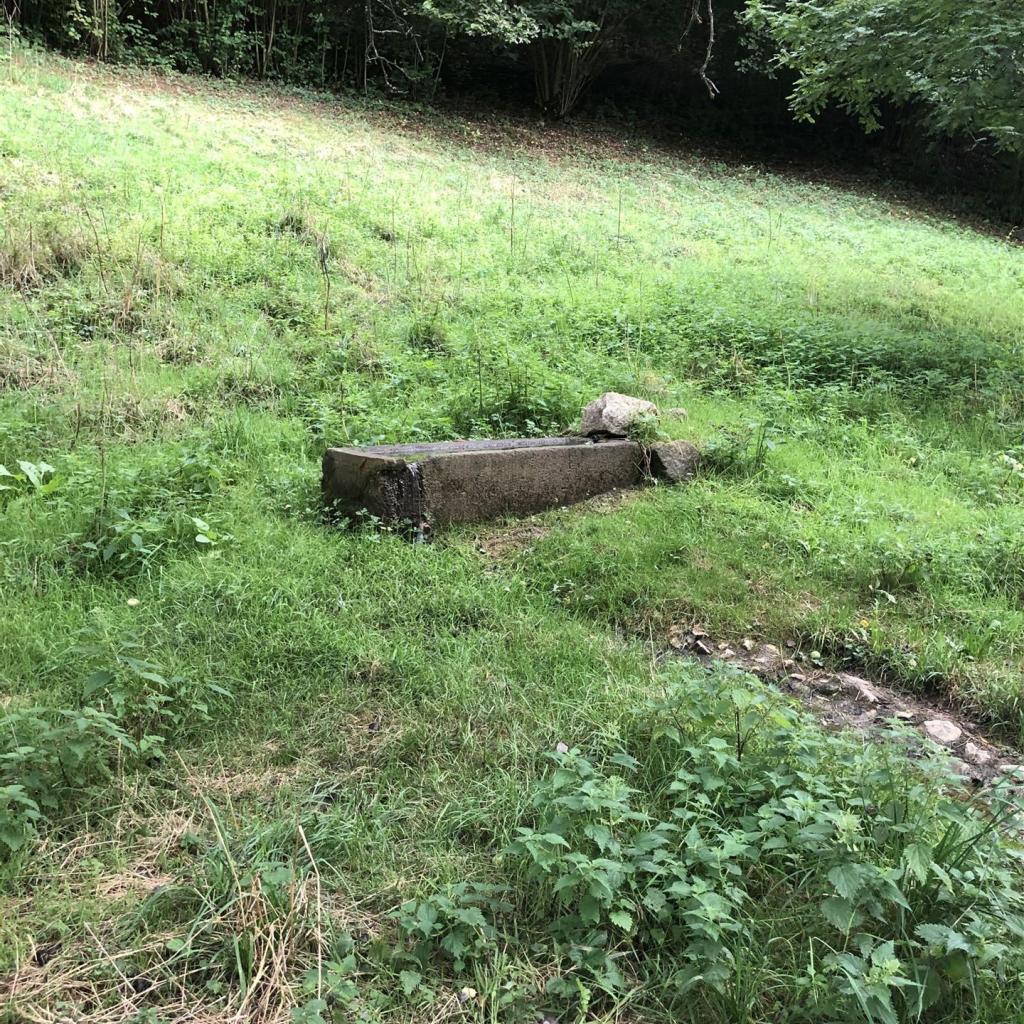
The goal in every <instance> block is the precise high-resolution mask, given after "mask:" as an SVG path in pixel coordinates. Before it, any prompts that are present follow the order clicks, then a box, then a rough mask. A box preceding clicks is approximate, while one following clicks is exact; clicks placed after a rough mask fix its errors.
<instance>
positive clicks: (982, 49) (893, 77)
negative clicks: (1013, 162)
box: [745, 0, 1024, 155]
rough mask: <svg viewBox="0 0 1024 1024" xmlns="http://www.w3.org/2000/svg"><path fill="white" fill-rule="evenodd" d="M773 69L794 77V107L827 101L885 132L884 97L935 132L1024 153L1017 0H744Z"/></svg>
mask: <svg viewBox="0 0 1024 1024" xmlns="http://www.w3.org/2000/svg"><path fill="white" fill-rule="evenodd" d="M745 20H746V22H747V25H748V26H750V27H751V28H753V29H754V30H755V31H757V32H760V33H761V34H762V38H767V39H768V40H769V41H770V46H771V47H772V57H771V58H770V60H769V64H770V65H771V66H774V67H775V68H779V69H785V70H787V71H794V72H796V74H797V76H798V77H797V82H796V87H795V89H794V91H793V94H792V97H791V99H792V104H793V109H794V110H795V112H796V114H797V116H799V117H802V118H804V119H807V120H811V119H813V118H814V116H815V115H816V114H818V113H820V112H821V110H822V109H823V108H824V107H825V106H826V104H828V103H836V104H838V105H840V106H842V107H843V108H844V109H846V110H848V111H849V112H850V113H852V114H853V115H855V116H856V117H858V118H859V119H860V121H861V122H862V123H863V124H864V126H865V127H866V128H867V129H869V130H870V129H874V128H877V127H878V126H879V120H880V116H881V115H880V104H881V102H882V101H883V100H890V101H895V102H896V103H902V104H913V105H914V106H915V107H918V108H920V110H921V115H922V119H923V123H924V125H925V126H926V127H927V128H928V129H930V130H931V131H932V132H933V133H934V134H936V135H945V136H955V135H961V134H963V135H967V136H969V137H975V138H984V139H988V140H990V141H992V142H993V143H994V144H995V145H996V146H997V147H998V148H1000V149H1003V150H1007V151H1009V152H1012V153H1016V154H1018V155H1019V154H1024V103H1022V101H1021V82H1022V80H1024V18H1022V17H1021V8H1020V4H1019V2H1018V0H967V2H964V0H957V2H954V0H825V2H820V0H748V3H747V11H746V19H745Z"/></svg>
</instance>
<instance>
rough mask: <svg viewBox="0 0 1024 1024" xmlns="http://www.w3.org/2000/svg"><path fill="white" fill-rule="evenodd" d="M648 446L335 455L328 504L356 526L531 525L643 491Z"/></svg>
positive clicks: (427, 447)
mask: <svg viewBox="0 0 1024 1024" xmlns="http://www.w3.org/2000/svg"><path fill="white" fill-rule="evenodd" d="M648 465H649V459H648V458H647V456H646V454H645V451H644V449H643V447H642V446H641V445H639V444H637V443H636V442H635V441H629V440H626V439H624V438H611V439H606V440H594V439H591V438H587V437H542V438H523V439H516V440H501V441H444V442H437V443H432V444H404V445H377V446H373V447H367V448H329V449H328V450H327V452H326V454H325V455H324V464H323V495H324V502H325V505H326V506H327V507H328V508H329V509H332V510H334V511H336V512H337V513H339V514H341V515H344V516H348V517H350V518H351V517H356V516H358V515H360V514H361V513H363V512H364V511H365V512H367V513H369V514H370V515H372V516H376V517H377V518H379V519H380V520H382V521H383V522H386V523H408V524H410V525H411V526H412V527H414V528H416V529H419V528H422V527H423V526H424V525H427V526H429V527H430V528H432V529H438V528H442V527H445V526H449V525H451V524H454V523H474V522H482V521H484V520H487V519H496V518H500V517H503V516H528V515H532V514H533V513H535V512H541V511H543V510H544V509H549V508H555V507H558V506H561V505H571V504H573V503H575V502H578V501H583V500H585V499H586V498H591V497H593V496H594V495H596V494H603V493H605V492H607V491H612V490H616V489H618V488H622V487H635V486H637V485H639V484H640V483H642V482H643V480H644V478H645V476H646V472H645V470H646V469H647V467H648Z"/></svg>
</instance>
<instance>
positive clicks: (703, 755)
mask: <svg viewBox="0 0 1024 1024" xmlns="http://www.w3.org/2000/svg"><path fill="white" fill-rule="evenodd" d="M552 760H553V762H554V764H553V770H552V771H551V772H550V773H549V774H548V775H547V776H546V777H545V779H544V780H543V781H542V782H541V784H540V785H539V787H538V789H537V791H536V793H535V795H534V799H533V807H534V812H533V816H532V818H531V820H529V821H525V822H523V823H522V824H521V826H520V827H519V828H518V835H517V837H516V838H515V840H514V841H513V842H512V843H511V844H510V845H509V846H508V847H507V849H506V850H505V852H504V854H503V857H502V867H503V868H504V870H505V871H506V872H507V873H508V875H509V876H510V878H511V879H512V880H513V884H512V885H511V886H510V888H509V892H508V898H509V900H510V902H512V903H514V905H515V908H516V909H515V911H514V914H507V913H505V912H504V911H503V910H502V909H501V908H497V907H496V908H492V909H491V910H490V911H489V912H485V911H484V910H483V909H482V908H481V907H480V905H479V901H478V900H476V899H475V896H474V897H472V898H471V899H470V900H469V901H467V903H466V904H465V905H466V907H467V908H468V907H473V908H474V911H475V913H474V918H473V921H472V922H470V923H471V924H472V925H473V927H474V931H473V938H472V941H470V940H468V939H467V940H465V941H461V940H460V941H459V942H458V949H457V950H452V949H451V948H450V947H451V944H450V941H446V940H447V939H448V936H450V935H451V931H450V926H447V925H446V926H444V927H441V928H437V926H436V925H433V924H432V926H431V929H428V930H427V931H426V932H425V931H424V928H423V927H422V921H423V920H425V919H428V918H429V919H430V920H431V921H432V922H433V921H434V920H435V918H436V917H437V916H438V915H437V907H438V906H439V904H438V897H433V898H432V899H431V900H428V901H426V903H424V904H420V905H419V906H412V907H408V908H406V910H405V911H404V912H403V915H402V916H401V918H400V924H401V925H402V927H403V929H404V931H405V933H406V934H407V935H409V936H410V937H416V939H417V941H418V942H422V941H423V940H424V939H431V938H433V939H434V941H436V942H437V944H438V945H439V947H440V948H441V949H442V950H444V951H445V952H447V953H449V954H451V955H453V956H455V958H456V961H457V966H458V965H459V964H465V962H467V961H471V960H472V959H473V957H474V956H475V955H480V945H481V944H487V943H488V942H490V943H491V944H492V948H493V946H494V944H505V943H511V944H513V945H516V944H519V945H523V946H526V945H528V946H529V948H530V949H532V950H534V951H537V950H540V949H543V950H544V951H545V953H546V955H547V956H548V957H550V958H551V959H552V960H553V961H554V962H555V963H557V964H559V965H560V969H559V970H558V971H557V973H556V974H555V976H554V977H553V979H552V980H551V981H549V983H548V985H547V997H548V998H550V999H552V1000H554V1001H556V1002H561V1003H564V1002H565V1001H567V1000H568V1001H578V1000H581V999H585V1000H586V1001H588V1002H589V1001H591V1000H593V999H599V998H602V997H603V998H607V999H609V1000H614V999H617V998H619V997H621V995H622V994H623V993H624V992H625V991H627V990H634V991H636V990H641V991H643V992H646V993H650V994H651V996H652V998H656V999H657V1000H658V1001H659V1002H660V1003H661V1004H662V1005H664V1006H668V1007H672V1006H673V1005H676V1006H680V1005H682V1004H683V1001H691V1002H692V1000H698V1001H704V1002H705V1003H707V1005H708V1006H709V1007H711V1006H717V1007H718V1008H719V1010H721V1007H722V1006H728V1007H732V1010H730V1011H729V1012H730V1013H733V1012H736V1013H739V1012H740V1011H742V1013H743V1014H747V1013H753V1011H754V1007H755V1003H756V1005H757V1006H758V1007H759V1008H760V1010H759V1012H761V1013H762V1014H764V1015H765V1016H766V1017H768V1018H770V1019H775V1018H774V1017H772V1013H773V1012H777V1013H779V1014H782V1013H784V1011H785V1009H786V1004H787V1002H788V1001H790V1000H792V999H794V998H799V999H800V1000H801V1001H803V1003H804V1004H805V1006H812V1007H813V1010H814V1013H815V1014H816V1015H817V1016H816V1018H815V1019H829V1020H833V1019H843V1020H847V1019H864V1020H872V1021H883V1022H885V1024H897V1022H898V1021H901V1020H905V1019H917V1018H918V1017H919V1016H920V1015H921V1014H922V1013H924V1012H925V1011H926V1010H928V1009H929V1008H933V1007H936V1006H938V1005H944V1006H948V1005H950V1004H951V1003H952V1002H954V1001H960V1002H962V1003H963V1004H965V1005H967V1006H969V1005H970V1004H971V1001H972V999H973V998H974V995H975V994H976V993H977V992H978V991H979V990H980V989H982V988H983V987H985V986H987V985H997V984H999V983H1000V981H1001V979H1003V978H1005V977H1008V976H1010V975H1012V974H1014V972H1016V971H1019V970H1020V969H1021V966H1022V964H1021V962H1020V957H1019V955H1017V954H1014V953H1013V950H1014V949H1015V948H1017V947H1018V946H1019V943H1020V941H1021V939H1022V938H1024V889H1022V886H1021V881H1022V879H1021V875H1020V872H1019V864H1018V862H1017V861H1018V858H1017V857H1016V855H1015V854H1014V853H1013V847H1012V844H1011V843H1009V842H1007V841H1005V839H1004V833H1005V825H1006V823H1007V821H1008V818H1009V814H1010V811H1009V809H1008V808H1007V807H1003V806H1002V805H1000V804H999V801H998V800H996V801H995V803H994V804H993V807H992V808H990V809H989V810H988V811H984V810H981V809H979V810H973V809H971V808H970V807H969V806H967V805H965V804H964V802H963V801H962V800H960V799H959V798H958V797H956V796H954V795H947V794H946V793H945V792H944V789H943V783H944V781H945V777H944V775H943V773H942V771H941V769H931V772H932V774H929V772H928V771H921V772H918V771H915V770H913V769H911V768H910V767H909V765H908V763H907V761H906V759H905V754H904V753H903V752H902V751H900V750H898V749H895V748H894V747H893V746H892V745H888V744H880V745H873V744H866V743H864V742H863V741H860V740H858V739H856V738H852V737H848V736H833V735H828V734H824V733H822V732H821V731H820V730H819V729H818V728H817V727H816V726H815V725H814V724H812V723H810V722H809V721H808V720H807V719H805V718H804V717H803V715H802V714H801V713H799V712H797V711H796V710H794V709H793V707H792V706H791V705H790V704H789V703H788V702H787V701H786V700H785V699H784V698H782V697H780V696H778V695H774V694H771V693H770V692H768V691H766V690H765V689H764V688H763V687H762V686H761V685H760V684H759V683H757V682H756V681H751V680H749V679H747V678H745V677H743V676H741V675H739V674H734V673H732V672H728V671H725V670H723V671H720V672H717V673H715V674H714V675H710V676H702V677H697V676H691V678H688V679H687V680H685V682H684V683H682V684H680V685H677V686H675V687H673V688H672V689H671V690H670V691H669V692H668V693H667V694H666V695H665V697H664V698H663V699H662V700H660V701H658V702H656V703H655V704H654V705H652V706H651V707H650V708H647V709H645V710H643V711H642V712H639V713H638V714H637V715H636V716H635V718H634V719H633V721H632V723H631V724H630V725H629V727H628V728H627V729H626V730H625V731H624V732H623V734H622V735H621V736H620V737H619V738H618V740H617V742H613V743H606V744H601V745H600V746H599V747H598V748H597V749H596V750H595V751H594V752H593V753H590V754H584V753H583V752H582V751H581V750H579V749H572V750H565V751H562V752H559V753H556V754H554V755H552ZM456 897H457V894H455V895H454V896H453V894H447V897H446V898H448V899H452V898H455V907H454V909H452V908H449V907H448V904H447V903H444V904H443V906H444V907H445V908H446V909H445V910H444V920H446V921H460V920H461V919H459V917H458V911H459V904H458V899H457V898H456ZM423 907H427V908H428V909H427V910H426V911H424V910H423V909H422V908H423ZM476 914H479V915H480V919H479V920H478V919H477V917H476ZM780 920H786V921H787V922H788V923H789V927H790V928H791V934H787V935H779V934H776V933H774V932H772V931H771V929H773V928H776V927H777V925H778V922H779V921H780ZM513 922H514V924H513ZM492 936H493V938H492ZM794 937H796V938H795V941H794ZM783 973H784V974H785V975H786V976H788V977H789V978H790V979H791V981H792V984H789V985H786V986H778V987H777V989H773V988H772V986H771V985H769V984H768V980H769V979H770V978H772V977H777V976H779V975H780V974H783ZM698 1005H699V1004H698ZM737 1008H739V1009H737ZM709 1013H710V1011H709ZM738 1019H747V1018H746V1017H745V1016H740V1017H739V1018H738Z"/></svg>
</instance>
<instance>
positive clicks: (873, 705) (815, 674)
mask: <svg viewBox="0 0 1024 1024" xmlns="http://www.w3.org/2000/svg"><path fill="white" fill-rule="evenodd" d="M668 641H669V647H670V652H671V653H672V654H674V655H677V656H678V655H683V656H686V657H691V658H695V659H697V660H698V661H700V662H701V663H702V664H710V663H712V662H714V661H724V662H728V663H729V664H731V665H735V666H736V667H737V668H740V669H743V670H744V671H747V672H751V673H753V674H754V675H756V676H759V677H760V678H761V679H763V680H764V681H765V682H768V683H771V684H773V685H774V686H776V687H778V689H780V690H781V691H783V692H784V693H787V694H790V695H792V696H793V697H795V698H796V699H797V700H799V701H800V703H801V704H803V705H804V707H805V708H807V709H808V710H809V711H810V712H812V713H813V714H814V715H815V716H816V717H817V718H818V719H820V720H821V722H822V723H823V724H824V725H825V726H826V727H829V728H834V729H853V730H856V731H857V732H860V733H863V734H864V735H865V736H868V737H879V738H880V737H882V736H889V737H894V736H895V737H899V738H900V739H901V740H902V742H903V743H904V745H905V746H906V749H907V756H908V757H910V758H912V759H917V758H921V757H925V756H927V755H928V754H930V753H935V751H936V748H938V749H940V750H942V751H944V752H945V753H946V754H948V755H950V756H951V757H952V767H953V769H954V770H955V771H956V772H957V773H958V774H959V775H961V776H962V777H963V778H964V780H965V781H966V782H967V783H968V784H970V785H972V786H975V787H981V786H985V785H989V784H992V783H994V782H996V781H997V780H999V779H1002V778H1005V777H1006V776H1008V775H1010V776H1018V775H1019V776H1020V777H1021V781H1022V782H1024V765H1022V764H1021V761H1022V755H1021V753H1020V752H1019V751H1016V750H1014V749H1013V748H1012V747H1007V746H1005V745H1002V744H999V743H997V742H995V741H993V740H992V739H991V738H989V737H988V736H986V735H985V734H984V732H983V731H982V730H981V729H980V728H979V727H978V725H977V724H976V723H974V722H971V721H970V720H968V719H966V718H965V717H964V716H962V715H959V714H956V713H954V712H953V711H951V710H950V709H949V708H945V707H943V708H940V707H938V706H937V705H935V704H932V703H929V702H928V701H927V700H926V699H924V698H923V697H919V696H911V695H909V694H906V693H901V692H897V691H895V690H893V689H891V688H890V687H888V686H886V685H885V684H884V683H876V682H873V681H871V680H868V679H864V678H862V677H861V676H856V675H853V674H851V673H849V672H835V671H831V670H828V669H819V668H817V667H815V666H808V665H806V664H804V663H802V662H797V661H796V660H795V659H794V658H792V657H789V656H788V655H787V653H785V652H783V651H782V650H780V648H778V647H776V646H775V645H774V644H768V643H755V642H754V641H753V640H750V639H747V640H743V641H742V642H741V643H740V644H738V645H736V646H735V647H733V646H730V645H728V644H725V643H721V642H716V641H714V640H713V639H712V638H711V637H710V636H708V634H707V632H706V631H705V630H704V629H703V627H702V626H700V625H699V624H696V623H694V624H693V625H690V626H677V627H675V628H673V629H672V630H671V631H670V632H669V636H668ZM666 653H668V652H666Z"/></svg>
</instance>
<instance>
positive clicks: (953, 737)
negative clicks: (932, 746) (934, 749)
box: [921, 718, 963, 746]
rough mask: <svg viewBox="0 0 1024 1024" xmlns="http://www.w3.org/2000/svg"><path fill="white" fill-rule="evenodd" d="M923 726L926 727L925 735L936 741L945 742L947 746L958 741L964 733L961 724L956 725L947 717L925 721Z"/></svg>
mask: <svg viewBox="0 0 1024 1024" xmlns="http://www.w3.org/2000/svg"><path fill="white" fill-rule="evenodd" d="M921 728H923V729H924V731H925V735H926V736H927V737H928V738H929V739H930V740H934V741H935V742H936V743H944V744H945V745H946V746H949V745H950V744H952V743H956V741H957V740H958V739H960V737H961V736H962V735H963V732H962V730H961V729H960V726H958V725H954V724H953V723H952V722H950V721H948V720H946V719H945V718H933V719H931V720H930V721H927V722H925V723H924V725H923V726H922V727H921Z"/></svg>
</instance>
